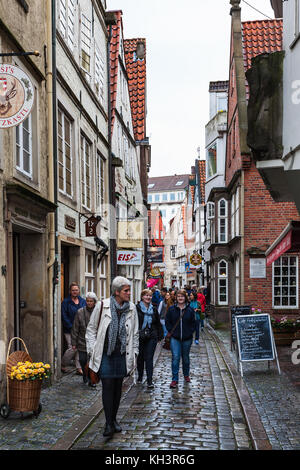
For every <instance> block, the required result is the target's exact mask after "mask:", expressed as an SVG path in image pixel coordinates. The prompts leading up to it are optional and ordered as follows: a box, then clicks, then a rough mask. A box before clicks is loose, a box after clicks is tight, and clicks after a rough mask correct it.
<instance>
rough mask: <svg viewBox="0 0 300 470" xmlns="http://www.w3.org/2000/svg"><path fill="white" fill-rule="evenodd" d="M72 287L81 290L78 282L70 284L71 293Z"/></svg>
mask: <svg viewBox="0 0 300 470" xmlns="http://www.w3.org/2000/svg"><path fill="white" fill-rule="evenodd" d="M72 287H78V289H79V290H80V285H79V284H77V282H71V284H70V291H71V289H72Z"/></svg>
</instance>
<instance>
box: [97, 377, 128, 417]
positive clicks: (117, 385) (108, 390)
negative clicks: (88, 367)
mask: <svg viewBox="0 0 300 470" xmlns="http://www.w3.org/2000/svg"><path fill="white" fill-rule="evenodd" d="M101 382H102V402H103V408H104V414H105V418H106V423H107V424H110V425H113V423H114V421H115V419H116V416H117V413H118V409H119V405H120V401H121V395H122V384H123V378H118V379H115V378H109V379H101Z"/></svg>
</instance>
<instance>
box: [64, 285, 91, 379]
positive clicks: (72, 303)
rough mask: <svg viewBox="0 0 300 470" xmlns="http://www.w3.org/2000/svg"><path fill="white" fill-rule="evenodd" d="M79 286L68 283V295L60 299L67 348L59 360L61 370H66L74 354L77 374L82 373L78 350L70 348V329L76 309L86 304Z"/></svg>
mask: <svg viewBox="0 0 300 470" xmlns="http://www.w3.org/2000/svg"><path fill="white" fill-rule="evenodd" d="M79 293H80V288H79V285H78V284H77V283H76V282H72V284H71V285H70V295H69V296H68V297H67V298H66V299H64V300H63V301H62V304H61V319H62V326H63V333H64V336H65V340H66V342H67V350H66V351H65V353H64V355H63V357H62V360H61V370H62V372H66V371H67V369H66V366H67V365H68V364H69V363H70V361H71V360H72V359H73V358H74V356H75V366H76V370H77V374H78V375H83V371H82V368H81V365H80V361H79V353H78V351H76V350H74V349H73V348H72V342H71V330H72V326H73V322H74V318H75V315H76V313H77V311H78V310H79V309H80V308H82V307H85V306H86V301H85V299H83V298H82V297H80V295H79Z"/></svg>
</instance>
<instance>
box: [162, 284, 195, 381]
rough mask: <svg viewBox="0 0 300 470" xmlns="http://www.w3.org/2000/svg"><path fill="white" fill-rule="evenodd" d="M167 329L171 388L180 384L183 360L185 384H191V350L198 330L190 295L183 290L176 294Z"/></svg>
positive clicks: (168, 315) (168, 313) (168, 314)
mask: <svg viewBox="0 0 300 470" xmlns="http://www.w3.org/2000/svg"><path fill="white" fill-rule="evenodd" d="M166 328H167V330H168V334H169V335H171V352H172V382H171V384H170V388H176V387H177V384H178V375H179V363H180V358H182V370H183V375H184V380H185V382H190V381H191V379H190V349H191V345H192V342H193V334H194V331H195V328H196V321H195V312H194V310H193V309H192V308H191V307H190V306H189V299H188V295H187V293H186V291H185V290H183V289H181V290H179V291H178V292H177V294H176V303H175V305H173V306H171V307H170V308H169V309H168V312H167V315H166Z"/></svg>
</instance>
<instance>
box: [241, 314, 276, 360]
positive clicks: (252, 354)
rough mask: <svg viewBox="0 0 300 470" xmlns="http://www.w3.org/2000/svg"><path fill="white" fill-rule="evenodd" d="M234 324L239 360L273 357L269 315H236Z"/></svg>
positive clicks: (270, 358)
mask: <svg viewBox="0 0 300 470" xmlns="http://www.w3.org/2000/svg"><path fill="white" fill-rule="evenodd" d="M235 324H236V332H237V339H238V350H239V358H240V361H271V360H273V359H274V347H273V341H272V333H271V322H270V315H268V314H266V313H263V314H260V315H242V316H236V317H235Z"/></svg>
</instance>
